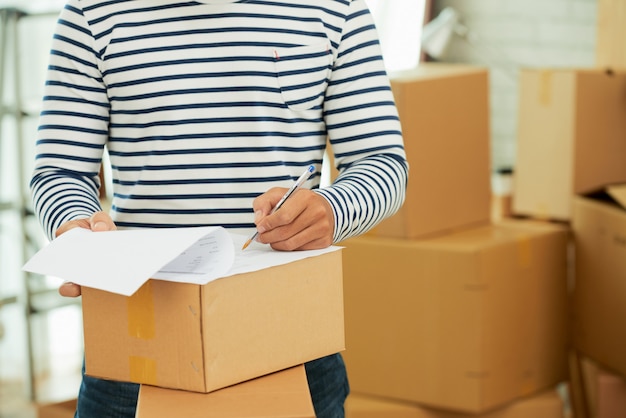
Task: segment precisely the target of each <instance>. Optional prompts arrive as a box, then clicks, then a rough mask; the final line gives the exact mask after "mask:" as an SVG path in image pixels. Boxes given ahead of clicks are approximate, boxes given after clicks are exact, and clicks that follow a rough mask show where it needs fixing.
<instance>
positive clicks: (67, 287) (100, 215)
mask: <svg viewBox="0 0 626 418" xmlns="http://www.w3.org/2000/svg"><path fill="white" fill-rule="evenodd" d="M72 228H85V229H90V230H92V231H113V230H115V229H117V227H116V226H115V223H114V222H113V220H112V219H111V217H110V216H109V215H108V214H107V213H105V212H96V213H94V214H93V215H92V216H91V217H90V218H82V219H75V220H73V221H68V222H66V223H64V224H63V225H61V226H60V227H59V229H57V231H56V234H55V235H56V236H57V237H58V236H59V235H61V234H63V233H65V232H67V231H69V230H70V229H72ZM59 293H60V294H61V296H66V297H72V298H75V297H77V296H80V294H81V290H80V286H79V285H77V284H75V283H70V282H65V283H63V284H62V285H61V286H60V287H59Z"/></svg>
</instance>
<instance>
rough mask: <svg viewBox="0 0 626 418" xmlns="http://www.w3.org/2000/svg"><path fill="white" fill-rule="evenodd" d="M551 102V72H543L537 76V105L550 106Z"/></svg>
mask: <svg viewBox="0 0 626 418" xmlns="http://www.w3.org/2000/svg"><path fill="white" fill-rule="evenodd" d="M550 102H552V71H549V70H543V71H541V73H540V76H539V103H540V104H542V105H543V106H550Z"/></svg>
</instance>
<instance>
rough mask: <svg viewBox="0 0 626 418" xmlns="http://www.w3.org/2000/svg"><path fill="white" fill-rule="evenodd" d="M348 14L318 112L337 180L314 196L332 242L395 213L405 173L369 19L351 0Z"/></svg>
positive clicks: (360, 4) (360, 3) (359, 2)
mask: <svg viewBox="0 0 626 418" xmlns="http://www.w3.org/2000/svg"><path fill="white" fill-rule="evenodd" d="M350 8H351V10H350V13H349V14H348V16H347V19H346V22H345V26H344V29H343V33H342V38H341V43H340V45H339V48H338V53H337V59H336V61H335V64H334V68H333V71H332V76H331V80H330V82H329V85H328V89H327V93H326V101H325V109H324V114H325V120H326V124H327V129H328V135H329V141H330V144H331V147H332V152H333V153H334V161H335V165H336V168H337V169H338V172H339V174H338V177H337V179H336V180H335V181H334V183H333V184H332V185H331V186H329V187H325V188H321V189H319V190H318V191H317V192H318V193H320V194H321V195H322V196H324V197H325V198H326V199H327V200H328V202H329V203H330V204H331V206H332V208H333V211H334V214H335V231H334V237H333V240H334V242H339V241H342V240H344V239H346V238H350V237H352V236H356V235H359V234H362V233H364V232H366V231H368V230H369V229H371V228H372V227H374V226H375V225H376V224H377V223H379V222H380V221H382V220H383V219H385V218H386V217H389V216H391V215H393V214H394V213H395V212H397V211H398V209H399V208H400V207H401V205H402V203H403V202H404V198H405V193H406V184H407V181H408V169H409V167H408V163H407V160H406V154H405V151H404V145H403V138H402V131H401V126H400V120H399V117H398V111H397V108H396V106H395V102H394V97H393V94H392V91H391V87H390V82H389V78H388V75H387V73H386V70H385V66H384V62H383V58H382V52H381V48H380V43H379V41H378V35H377V32H376V28H375V25H374V22H373V20H372V16H371V14H370V12H369V10H368V9H367V6H366V4H365V1H363V0H353V1H352V2H351V5H350Z"/></svg>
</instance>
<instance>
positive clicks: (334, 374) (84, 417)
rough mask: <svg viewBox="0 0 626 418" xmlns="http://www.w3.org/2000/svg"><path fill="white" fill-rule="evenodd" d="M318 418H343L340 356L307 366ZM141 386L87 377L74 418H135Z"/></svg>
mask: <svg viewBox="0 0 626 418" xmlns="http://www.w3.org/2000/svg"><path fill="white" fill-rule="evenodd" d="M304 366H305V369H306V374H307V380H308V382H309V389H310V391H311V398H312V399H313V407H314V408H315V415H316V417H317V418H343V417H344V410H343V404H344V401H345V399H346V397H347V396H348V393H349V391H350V388H349V385H348V376H347V374H346V368H345V365H344V363H343V358H342V357H341V354H333V355H330V356H327V357H322V358H320V359H317V360H313V361H311V362H309V363H306V364H305V365H304ZM138 394H139V385H137V384H134V383H125V382H116V381H111V380H102V379H96V378H94V377H90V376H85V375H84V368H83V381H82V383H81V385H80V390H79V393H78V407H77V410H76V414H75V415H74V418H134V417H135V409H136V407H137V395H138Z"/></svg>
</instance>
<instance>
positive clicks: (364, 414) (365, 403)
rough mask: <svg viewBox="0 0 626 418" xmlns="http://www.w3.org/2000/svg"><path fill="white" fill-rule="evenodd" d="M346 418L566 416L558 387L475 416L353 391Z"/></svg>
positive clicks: (542, 417)
mask: <svg viewBox="0 0 626 418" xmlns="http://www.w3.org/2000/svg"><path fill="white" fill-rule="evenodd" d="M346 418H563V400H562V399H561V397H560V396H559V394H558V393H557V392H556V391H555V390H549V391H546V392H543V393H541V394H539V395H535V396H532V397H529V398H526V399H522V400H519V401H517V402H514V403H512V404H510V405H507V406H505V407H503V408H499V409H497V410H495V411H491V412H487V413H484V414H478V415H476V414H461V413H456V412H450V411H443V410H439V409H433V408H426V407H423V406H419V405H415V404H410V403H406V402H398V401H391V400H388V399H384V398H376V397H371V396H365V395H358V394H351V395H350V396H348V399H347V401H346Z"/></svg>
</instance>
